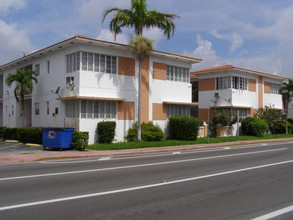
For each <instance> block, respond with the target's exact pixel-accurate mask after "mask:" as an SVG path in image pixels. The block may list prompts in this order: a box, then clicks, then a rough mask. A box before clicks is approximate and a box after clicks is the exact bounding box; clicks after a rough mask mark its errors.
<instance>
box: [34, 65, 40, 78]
mask: <svg viewBox="0 0 293 220" xmlns="http://www.w3.org/2000/svg"><path fill="white" fill-rule="evenodd" d="M35 74H36V75H37V76H39V75H40V64H36V65H35Z"/></svg>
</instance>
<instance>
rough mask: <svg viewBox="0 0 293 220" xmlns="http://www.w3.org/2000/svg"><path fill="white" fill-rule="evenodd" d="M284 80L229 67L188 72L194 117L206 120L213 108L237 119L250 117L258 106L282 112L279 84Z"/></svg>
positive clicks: (253, 71)
mask: <svg viewBox="0 0 293 220" xmlns="http://www.w3.org/2000/svg"><path fill="white" fill-rule="evenodd" d="M285 80H288V78H287V77H283V76H279V75H274V74H269V73H263V72H259V71H255V70H249V69H244V68H240V67H235V66H232V65H225V66H217V67H212V68H207V69H202V70H197V71H193V72H191V82H192V83H193V82H197V84H198V117H199V118H200V119H201V120H204V121H207V120H208V114H209V118H212V116H213V110H214V109H225V110H229V111H231V113H232V114H236V113H237V112H239V116H240V118H246V117H248V116H254V115H255V113H256V110H257V109H258V108H261V107H265V106H271V107H274V108H277V109H282V108H283V104H282V96H281V94H280V93H279V89H280V86H281V83H282V82H283V81H285Z"/></svg>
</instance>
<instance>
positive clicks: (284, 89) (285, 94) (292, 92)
mask: <svg viewBox="0 0 293 220" xmlns="http://www.w3.org/2000/svg"><path fill="white" fill-rule="evenodd" d="M280 93H281V94H282V102H283V108H284V110H285V115H286V134H288V107H289V102H290V101H291V99H292V96H293V80H292V79H289V80H288V82H283V83H282V85H281V87H280Z"/></svg>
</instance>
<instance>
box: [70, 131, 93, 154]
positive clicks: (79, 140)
mask: <svg viewBox="0 0 293 220" xmlns="http://www.w3.org/2000/svg"><path fill="white" fill-rule="evenodd" d="M88 141H89V133H88V132H79V131H74V132H73V133H72V146H73V148H74V149H76V150H80V151H84V150H85V149H86V147H87V146H88Z"/></svg>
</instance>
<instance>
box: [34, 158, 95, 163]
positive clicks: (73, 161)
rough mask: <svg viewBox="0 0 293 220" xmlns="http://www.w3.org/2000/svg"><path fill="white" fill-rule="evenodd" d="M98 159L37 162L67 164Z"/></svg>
mask: <svg viewBox="0 0 293 220" xmlns="http://www.w3.org/2000/svg"><path fill="white" fill-rule="evenodd" d="M97 161H98V159H94V160H86V159H85V160H70V161H40V162H38V163H47V164H67V163H74V164H76V163H90V162H97Z"/></svg>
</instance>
